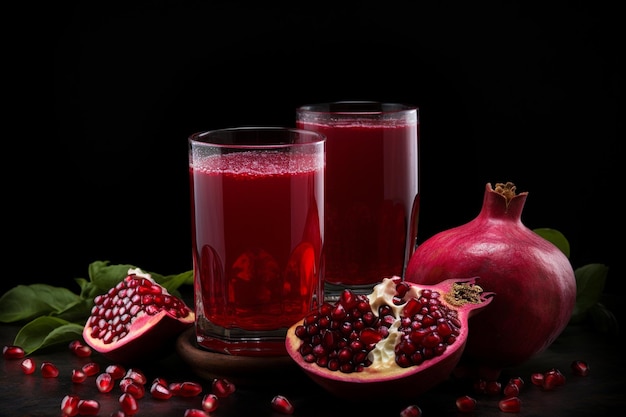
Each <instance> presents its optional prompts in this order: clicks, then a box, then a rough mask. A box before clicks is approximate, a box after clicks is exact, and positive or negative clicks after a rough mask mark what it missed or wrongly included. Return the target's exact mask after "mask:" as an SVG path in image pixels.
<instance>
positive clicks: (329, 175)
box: [296, 101, 420, 299]
mask: <svg viewBox="0 0 626 417" xmlns="http://www.w3.org/2000/svg"><path fill="white" fill-rule="evenodd" d="M296 127H298V128H301V129H308V130H313V131H317V132H321V133H323V134H324V135H325V136H326V200H325V216H324V222H325V228H324V230H325V243H324V248H325V250H324V254H325V277H324V279H325V294H326V298H327V299H335V298H336V297H337V296H338V294H339V293H340V292H341V291H342V290H343V289H344V288H351V289H353V290H354V291H356V292H360V293H367V292H370V291H371V289H372V287H373V286H374V285H375V284H376V283H378V282H380V281H381V280H382V279H383V278H385V277H392V276H400V277H402V276H403V274H404V270H405V268H406V265H407V263H408V260H409V258H410V256H411V255H412V253H413V251H414V249H415V244H416V239H417V224H418V216H419V196H420V194H419V176H418V173H419V109H418V108H417V107H415V106H410V105H405V104H399V103H381V102H373V101H341V102H332V103H318V104H312V105H304V106H301V107H299V108H297V109H296Z"/></svg>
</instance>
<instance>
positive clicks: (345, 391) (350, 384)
mask: <svg viewBox="0 0 626 417" xmlns="http://www.w3.org/2000/svg"><path fill="white" fill-rule="evenodd" d="M477 280H478V278H471V279H466V280H463V279H449V280H446V281H444V282H441V283H439V284H437V285H416V284H411V285H412V287H413V288H415V289H424V288H431V289H436V290H438V291H441V292H447V291H450V289H451V288H452V286H453V284H454V283H464V282H465V283H472V284H473V283H475V282H476V281H477ZM494 295H495V294H494V293H491V292H483V293H482V294H481V297H480V303H478V304H467V305H465V306H450V307H451V308H454V309H456V310H458V311H459V319H460V320H461V322H462V327H461V332H460V334H459V336H458V338H457V341H456V342H455V343H454V344H452V345H450V346H449V347H448V349H447V350H446V352H445V354H444V355H441V356H437V357H434V358H432V359H429V360H427V361H424V362H423V363H422V364H420V365H416V366H411V367H408V368H402V367H400V366H398V365H396V364H395V363H394V364H390V365H389V366H386V367H383V368H377V367H374V366H369V367H365V368H364V369H363V370H362V371H359V372H352V373H342V372H339V371H331V370H329V369H326V368H322V367H320V366H318V365H316V364H315V363H309V362H306V361H305V360H304V359H303V357H302V355H301V354H300V352H299V348H300V346H301V344H302V341H301V340H300V338H298V336H296V333H295V332H296V328H297V327H298V326H299V325H301V324H302V323H303V322H304V319H303V320H300V321H299V322H297V323H295V324H293V325H292V326H291V327H290V328H289V329H288V330H287V336H286V339H285V346H286V349H287V353H288V354H289V356H290V357H291V358H292V359H293V360H294V361H295V362H296V364H297V365H298V366H299V367H300V369H302V371H303V372H304V373H305V374H306V375H307V376H308V377H309V378H310V379H311V380H312V381H313V382H315V383H316V384H318V385H319V386H320V387H322V388H323V389H325V390H326V391H328V392H329V393H330V394H332V395H334V396H336V397H339V398H343V399H347V400H361V399H369V400H372V399H376V398H380V399H384V400H388V399H390V398H394V399H408V398H414V397H416V396H419V395H421V394H424V393H425V392H427V391H428V390H430V389H431V388H433V387H435V386H436V385H438V384H440V383H442V382H444V381H445V380H447V379H448V378H449V377H450V376H451V375H452V373H453V371H454V369H455V367H456V366H457V365H458V363H459V361H460V360H461V357H462V354H463V351H464V349H465V345H466V341H467V334H468V329H469V326H468V324H469V323H468V321H469V318H470V317H472V316H473V315H474V314H476V313H478V312H480V311H482V310H483V309H484V308H485V307H487V305H489V304H490V302H491V300H492V299H493V298H494Z"/></svg>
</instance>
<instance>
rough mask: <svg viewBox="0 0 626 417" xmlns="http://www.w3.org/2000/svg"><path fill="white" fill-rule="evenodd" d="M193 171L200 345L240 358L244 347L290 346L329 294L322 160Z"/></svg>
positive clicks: (206, 165) (214, 164)
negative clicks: (293, 331) (324, 277)
mask: <svg viewBox="0 0 626 417" xmlns="http://www.w3.org/2000/svg"><path fill="white" fill-rule="evenodd" d="M189 172H190V177H189V178H190V185H191V206H192V222H193V224H192V234H193V236H192V239H193V261H194V273H195V280H194V281H195V286H196V288H195V294H196V300H195V303H196V314H197V319H196V326H197V330H196V333H197V335H198V342H199V343H200V344H201V345H203V346H205V347H207V348H210V349H214V350H223V351H228V353H232V354H237V349H238V348H237V343H238V342H237V341H238V340H242V339H250V340H254V339H255V338H257V337H258V340H259V342H260V343H264V340H265V341H267V340H270V341H271V340H272V337H274V338H275V339H276V341H278V342H280V344H281V345H282V344H284V335H285V330H286V328H288V327H289V326H291V325H292V324H293V323H295V322H297V321H298V320H300V319H302V317H304V316H305V315H306V313H307V312H308V311H309V310H310V309H311V308H313V307H314V306H315V305H316V303H317V300H318V298H319V297H321V296H322V294H323V289H322V285H321V284H320V280H321V275H320V266H321V263H320V257H321V250H322V239H323V236H322V229H321V227H320V224H321V223H320V222H321V221H323V211H322V210H323V202H324V190H323V175H324V160H323V157H321V158H320V157H319V155H317V154H315V155H312V154H311V155H305V154H297V153H290V152H279V151H262V152H258V151H247V152H236V153H227V154H221V155H213V156H207V157H204V158H202V159H200V158H198V159H196V160H194V162H193V164H191V165H190V171H189ZM266 336H267V337H268V338H266ZM281 347H282V346H281Z"/></svg>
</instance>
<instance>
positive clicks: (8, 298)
mask: <svg viewBox="0 0 626 417" xmlns="http://www.w3.org/2000/svg"><path fill="white" fill-rule="evenodd" d="M81 301H82V299H81V297H80V296H79V295H77V294H75V293H73V292H72V291H70V290H68V289H67V288H62V287H55V286H52V285H48V284H31V285H18V286H16V287H13V288H11V289H10V290H9V291H7V292H6V293H4V295H3V296H2V297H1V298H0V321H1V322H4V323H11V322H15V321H22V320H30V319H32V318H34V317H37V316H41V315H48V314H57V315H58V314H61V313H63V312H64V311H67V310H68V309H71V308H73V307H74V306H75V305H77V304H80V303H81Z"/></svg>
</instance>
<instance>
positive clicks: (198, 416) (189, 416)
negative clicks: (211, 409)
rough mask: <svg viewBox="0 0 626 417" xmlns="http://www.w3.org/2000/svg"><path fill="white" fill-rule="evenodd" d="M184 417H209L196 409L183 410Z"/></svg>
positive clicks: (204, 412)
mask: <svg viewBox="0 0 626 417" xmlns="http://www.w3.org/2000/svg"><path fill="white" fill-rule="evenodd" d="M184 416H185V417H210V416H209V414H208V413H207V412H206V411H204V410H200V409H197V408H188V409H186V410H185V414H184Z"/></svg>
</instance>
